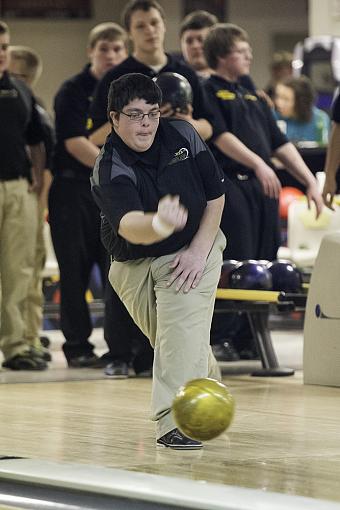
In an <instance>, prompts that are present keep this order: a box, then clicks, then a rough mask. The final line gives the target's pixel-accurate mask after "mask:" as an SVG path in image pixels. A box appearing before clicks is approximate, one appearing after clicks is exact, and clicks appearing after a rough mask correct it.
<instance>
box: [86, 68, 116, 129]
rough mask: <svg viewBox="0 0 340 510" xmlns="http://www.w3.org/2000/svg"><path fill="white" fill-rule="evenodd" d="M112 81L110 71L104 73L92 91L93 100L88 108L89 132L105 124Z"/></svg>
mask: <svg viewBox="0 0 340 510" xmlns="http://www.w3.org/2000/svg"><path fill="white" fill-rule="evenodd" d="M113 79H114V77H113V76H112V73H111V71H109V72H108V73H106V74H105V75H104V76H103V78H102V79H101V80H100V81H99V82H98V83H97V86H96V88H95V90H94V95H93V100H92V103H91V106H90V112H89V117H90V119H91V131H95V130H96V129H98V128H100V127H101V126H103V124H106V122H107V121H108V119H107V103H108V95H109V90H110V84H111V81H112V80H113Z"/></svg>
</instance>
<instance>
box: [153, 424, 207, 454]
mask: <svg viewBox="0 0 340 510" xmlns="http://www.w3.org/2000/svg"><path fill="white" fill-rule="evenodd" d="M157 446H162V447H165V448H172V449H173V450H198V449H200V448H202V447H203V444H202V443H201V442H200V441H195V440H194V439H190V438H189V437H186V436H185V435H184V434H182V432H180V431H179V430H178V429H173V430H170V432H168V433H167V434H165V435H164V436H162V437H160V438H159V439H157Z"/></svg>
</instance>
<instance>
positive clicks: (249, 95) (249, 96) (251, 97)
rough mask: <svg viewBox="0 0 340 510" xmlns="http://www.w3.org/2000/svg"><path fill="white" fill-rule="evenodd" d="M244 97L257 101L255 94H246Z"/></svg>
mask: <svg viewBox="0 0 340 510" xmlns="http://www.w3.org/2000/svg"><path fill="white" fill-rule="evenodd" d="M243 97H244V99H247V100H248V101H257V97H256V96H254V94H244V96H243Z"/></svg>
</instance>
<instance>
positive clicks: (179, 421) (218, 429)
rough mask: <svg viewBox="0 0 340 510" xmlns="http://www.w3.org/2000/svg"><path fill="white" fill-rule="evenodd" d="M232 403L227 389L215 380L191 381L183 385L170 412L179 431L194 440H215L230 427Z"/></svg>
mask: <svg viewBox="0 0 340 510" xmlns="http://www.w3.org/2000/svg"><path fill="white" fill-rule="evenodd" d="M234 411H235V402H234V398H233V397H232V395H231V394H230V393H229V390H228V389H227V387H226V386H225V385H224V384H222V383H221V382H219V381H216V380H215V379H209V378H205V379H193V380H192V381H189V382H188V383H186V384H185V385H184V386H182V387H181V388H180V389H179V390H178V392H177V394H176V396H175V398H174V401H173V404H172V412H173V416H174V419H175V422H176V425H177V427H178V428H179V430H180V431H181V432H182V433H183V434H184V435H185V436H188V437H190V438H191V439H195V440H196V441H207V440H209V439H214V438H215V437H217V436H219V435H220V434H222V432H224V431H225V430H226V429H227V428H228V427H229V425H230V423H231V421H232V419H233V416H234Z"/></svg>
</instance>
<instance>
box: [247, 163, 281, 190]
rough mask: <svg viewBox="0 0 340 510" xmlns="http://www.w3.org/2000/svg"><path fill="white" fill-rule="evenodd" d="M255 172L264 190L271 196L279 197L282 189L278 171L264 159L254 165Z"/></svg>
mask: <svg viewBox="0 0 340 510" xmlns="http://www.w3.org/2000/svg"><path fill="white" fill-rule="evenodd" d="M253 170H254V173H255V175H256V177H257V178H258V180H259V181H260V183H261V185H262V188H263V192H264V194H265V195H268V197H270V198H276V199H278V198H279V196H280V191H281V183H280V181H279V179H278V178H277V176H276V173H275V172H274V170H273V169H272V168H270V166H269V165H267V163H265V162H264V161H263V160H262V159H261V160H260V161H259V162H258V163H257V164H256V166H255V167H254V169H253Z"/></svg>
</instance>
